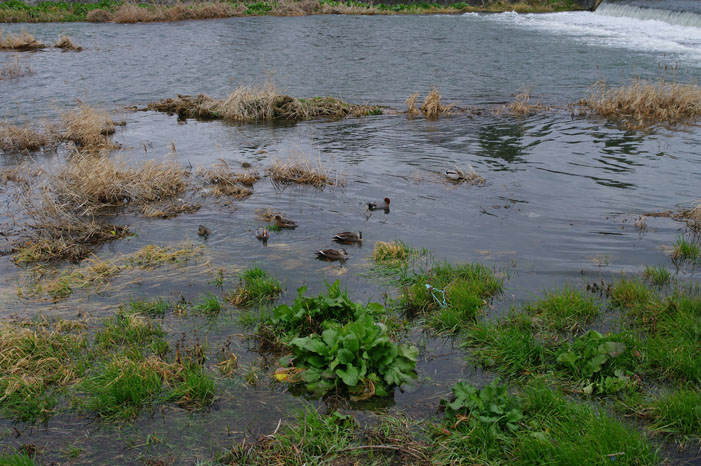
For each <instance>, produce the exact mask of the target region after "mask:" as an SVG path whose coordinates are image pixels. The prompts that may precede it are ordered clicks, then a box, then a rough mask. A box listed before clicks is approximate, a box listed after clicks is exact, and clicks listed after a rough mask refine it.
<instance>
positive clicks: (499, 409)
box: [445, 378, 523, 432]
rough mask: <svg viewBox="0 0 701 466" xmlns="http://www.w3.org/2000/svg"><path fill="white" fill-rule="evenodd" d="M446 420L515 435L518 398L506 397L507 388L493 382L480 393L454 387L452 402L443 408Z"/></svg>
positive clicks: (466, 385)
mask: <svg viewBox="0 0 701 466" xmlns="http://www.w3.org/2000/svg"><path fill="white" fill-rule="evenodd" d="M445 416H446V419H447V420H448V421H450V422H454V423H455V425H459V424H461V423H463V422H465V423H467V425H469V426H473V427H474V426H475V425H481V426H483V427H489V429H491V430H492V431H494V432H514V431H516V430H517V429H518V428H519V421H521V419H522V418H523V410H522V409H521V405H520V403H519V400H518V398H516V397H513V396H511V395H509V393H508V391H507V390H506V384H501V383H500V380H499V378H496V379H494V380H493V381H492V383H490V384H489V385H486V386H484V387H482V389H481V390H478V389H477V388H476V387H474V386H473V385H470V384H469V383H465V382H458V383H456V384H455V385H453V400H452V401H451V402H449V403H447V404H445Z"/></svg>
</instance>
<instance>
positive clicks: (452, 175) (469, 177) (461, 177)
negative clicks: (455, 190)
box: [446, 165, 487, 186]
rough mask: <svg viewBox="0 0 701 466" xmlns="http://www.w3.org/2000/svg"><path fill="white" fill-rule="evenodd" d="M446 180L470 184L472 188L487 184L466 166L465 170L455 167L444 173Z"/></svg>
mask: <svg viewBox="0 0 701 466" xmlns="http://www.w3.org/2000/svg"><path fill="white" fill-rule="evenodd" d="M446 178H447V179H448V180H449V181H451V182H453V183H457V184H463V183H466V184H471V185H473V186H480V185H483V184H485V183H486V182H487V180H486V179H485V178H484V177H483V176H480V175H479V174H477V172H476V171H475V169H474V168H473V167H472V165H468V169H467V170H462V169H460V168H458V167H455V168H453V169H452V170H449V171H447V172H446Z"/></svg>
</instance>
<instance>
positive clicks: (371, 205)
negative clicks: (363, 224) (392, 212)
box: [368, 197, 389, 210]
mask: <svg viewBox="0 0 701 466" xmlns="http://www.w3.org/2000/svg"><path fill="white" fill-rule="evenodd" d="M368 209H370V210H378V209H383V210H389V198H388V197H386V198H384V199H383V200H382V201H380V202H368Z"/></svg>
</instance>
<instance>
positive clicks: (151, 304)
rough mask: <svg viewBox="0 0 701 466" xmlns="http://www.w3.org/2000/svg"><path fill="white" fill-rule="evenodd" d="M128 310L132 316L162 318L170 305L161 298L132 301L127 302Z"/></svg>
mask: <svg viewBox="0 0 701 466" xmlns="http://www.w3.org/2000/svg"><path fill="white" fill-rule="evenodd" d="M128 309H129V311H130V312H132V313H134V314H141V315H144V316H147V317H164V316H165V315H166V312H167V311H168V309H170V304H169V303H168V301H166V300H165V299H163V298H157V299H152V300H140V299H132V300H130V301H129V305H128Z"/></svg>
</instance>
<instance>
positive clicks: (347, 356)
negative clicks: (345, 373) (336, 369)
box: [336, 348, 355, 364]
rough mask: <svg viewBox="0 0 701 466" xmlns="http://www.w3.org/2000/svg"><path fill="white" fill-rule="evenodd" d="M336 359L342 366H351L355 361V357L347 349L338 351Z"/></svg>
mask: <svg viewBox="0 0 701 466" xmlns="http://www.w3.org/2000/svg"><path fill="white" fill-rule="evenodd" d="M336 357H337V358H338V360H339V361H340V362H341V363H342V364H350V363H352V362H353V360H354V359H355V355H354V354H353V353H351V352H350V351H348V350H347V349H345V348H341V349H340V350H338V353H336Z"/></svg>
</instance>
